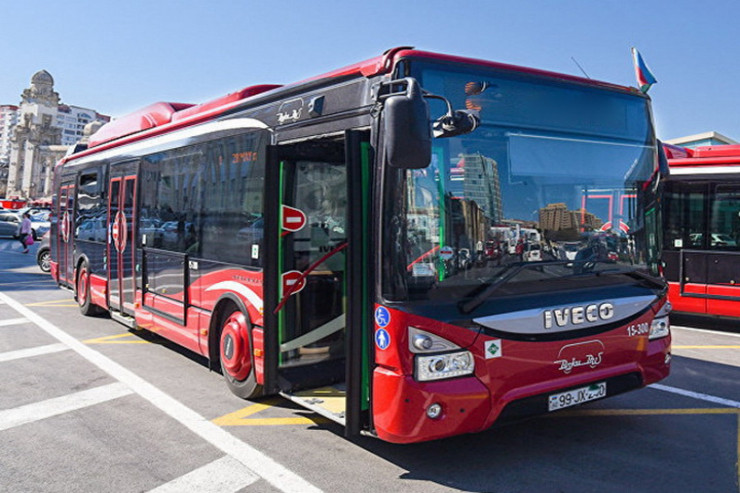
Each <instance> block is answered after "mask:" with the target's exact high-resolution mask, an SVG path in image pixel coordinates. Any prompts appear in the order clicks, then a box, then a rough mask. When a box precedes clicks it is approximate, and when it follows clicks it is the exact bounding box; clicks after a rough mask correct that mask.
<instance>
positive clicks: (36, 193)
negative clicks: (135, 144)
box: [0, 70, 110, 199]
mask: <svg viewBox="0 0 740 493" xmlns="http://www.w3.org/2000/svg"><path fill="white" fill-rule="evenodd" d="M21 98H22V99H21V103H20V105H19V107H18V110H17V123H16V125H15V127H14V128H13V130H12V137H11V138H10V159H9V165H8V170H7V171H8V172H7V190H6V191H5V195H6V196H9V197H13V196H17V197H22V198H31V199H40V198H44V197H49V196H50V195H51V194H52V186H53V183H52V180H53V170H54V166H55V164H56V162H57V161H58V160H59V159H60V158H61V157H63V156H64V154H65V153H66V152H67V149H68V147H69V146H70V145H73V144H75V143H76V142H77V141H78V140H80V139H81V138H82V137H83V130H84V127H85V125H86V124H88V123H91V122H94V121H102V122H107V121H109V120H110V118H109V117H107V116H105V115H98V113H97V112H96V111H94V110H90V109H87V108H81V107H78V106H71V105H63V104H60V101H59V93H57V92H56V91H54V79H53V78H52V76H51V74H49V72H47V71H46V70H41V71H39V72H36V73H35V74H34V75H33V77H32V78H31V86H30V87H29V88H28V89H26V90H24V91H23V94H22V95H21ZM0 180H2V176H0ZM0 188H1V186H0Z"/></svg>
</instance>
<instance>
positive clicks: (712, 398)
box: [648, 383, 740, 408]
mask: <svg viewBox="0 0 740 493" xmlns="http://www.w3.org/2000/svg"><path fill="white" fill-rule="evenodd" d="M648 388H651V389H656V390H662V391H663V392H670V393H672V394H678V395H682V396H684V397H691V398H694V399H699V400H700V401H706V402H711V403H713V404H719V405H720V406H729V407H735V408H740V402H739V401H732V400H730V399H724V398H722V397H716V396H713V395H709V394H702V393H700V392H692V391H691V390H684V389H677V388H676V387H669V386H668V385H661V384H659V383H654V384H652V385H650V386H648Z"/></svg>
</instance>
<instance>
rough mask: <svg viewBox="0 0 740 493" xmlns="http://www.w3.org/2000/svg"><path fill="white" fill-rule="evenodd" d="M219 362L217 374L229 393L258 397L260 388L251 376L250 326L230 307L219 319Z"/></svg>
mask: <svg viewBox="0 0 740 493" xmlns="http://www.w3.org/2000/svg"><path fill="white" fill-rule="evenodd" d="M220 328H221V332H220V335H219V350H218V351H219V359H220V361H221V373H223V375H224V379H225V380H226V385H227V386H228V387H229V390H231V392H233V393H234V395H237V396H239V397H241V398H243V399H252V398H254V397H258V396H260V395H262V386H261V385H259V384H257V380H256V379H255V376H254V360H253V359H252V330H251V329H252V327H251V324H250V323H249V320H248V319H247V317H246V316H245V315H244V313H242V311H241V310H239V309H238V308H237V307H236V306H234V305H230V306H229V307H228V308H227V309H226V310H225V311H224V314H223V316H222V317H221V323H220Z"/></svg>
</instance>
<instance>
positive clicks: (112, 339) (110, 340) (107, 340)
mask: <svg viewBox="0 0 740 493" xmlns="http://www.w3.org/2000/svg"><path fill="white" fill-rule="evenodd" d="M124 337H138V336H137V335H136V334H134V333H131V332H124V333H123V334H116V335H113V336H105V337H97V338H95V339H88V340H86V341H82V343H83V344H149V341H144V340H142V339H136V340H131V341H121V340H120V339H123V338H124Z"/></svg>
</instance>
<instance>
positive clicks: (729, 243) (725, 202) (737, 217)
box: [708, 183, 740, 250]
mask: <svg viewBox="0 0 740 493" xmlns="http://www.w3.org/2000/svg"><path fill="white" fill-rule="evenodd" d="M710 197H711V201H712V207H711V221H710V227H709V233H708V234H709V235H710V237H709V247H710V248H712V249H717V250H738V245H739V244H740V184H737V183H733V184H729V185H717V188H716V189H715V192H714V193H713V194H712V195H711V196H710Z"/></svg>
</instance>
